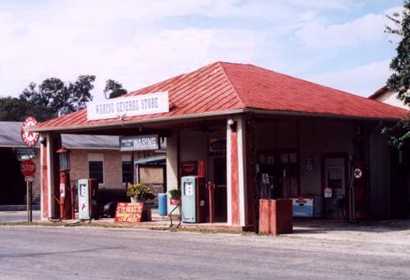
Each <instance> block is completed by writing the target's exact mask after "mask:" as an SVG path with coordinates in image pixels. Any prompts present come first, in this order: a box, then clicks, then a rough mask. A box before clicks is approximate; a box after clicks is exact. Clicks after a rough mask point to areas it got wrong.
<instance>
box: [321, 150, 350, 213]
mask: <svg viewBox="0 0 410 280" xmlns="http://www.w3.org/2000/svg"><path fill="white" fill-rule="evenodd" d="M322 162H323V163H322V182H323V190H322V192H323V193H322V197H323V200H324V202H323V216H324V217H325V218H329V219H346V218H347V209H348V205H347V204H348V199H347V155H338V154H335V155H325V156H324V157H323V161H322Z"/></svg>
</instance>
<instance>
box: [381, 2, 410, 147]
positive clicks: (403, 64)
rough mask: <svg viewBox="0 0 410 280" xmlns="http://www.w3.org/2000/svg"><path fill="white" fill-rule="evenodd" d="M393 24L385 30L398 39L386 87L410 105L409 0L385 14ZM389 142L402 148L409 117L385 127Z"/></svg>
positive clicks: (407, 135)
mask: <svg viewBox="0 0 410 280" xmlns="http://www.w3.org/2000/svg"><path fill="white" fill-rule="evenodd" d="M387 17H388V18H389V19H390V20H391V23H392V24H393V26H387V27H386V32H387V33H390V34H393V35H397V36H399V38H400V41H399V43H398V45H397V48H396V51H397V54H396V56H395V57H394V58H393V60H392V61H391V63H390V68H391V70H392V75H391V76H390V78H389V79H388V80H387V87H388V88H389V90H391V91H393V92H397V97H398V98H399V99H400V100H402V101H403V103H404V104H406V105H409V106H410V0H406V1H405V2H404V7H403V12H402V13H395V14H393V15H388V16H387ZM383 133H385V134H387V135H388V136H389V138H390V142H391V143H392V144H393V145H394V146H395V147H397V148H399V149H403V148H404V146H408V145H409V142H410V119H405V120H401V121H399V122H398V123H396V124H395V125H394V126H393V127H389V128H385V129H384V130H383Z"/></svg>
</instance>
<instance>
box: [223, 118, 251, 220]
mask: <svg viewBox="0 0 410 280" xmlns="http://www.w3.org/2000/svg"><path fill="white" fill-rule="evenodd" d="M226 133H227V135H226V145H227V148H226V153H227V155H226V160H227V162H226V169H227V176H226V179H227V206H228V211H227V213H228V224H229V225H233V226H242V227H244V226H246V218H245V217H246V211H247V209H246V191H245V190H246V179H245V178H246V164H245V162H246V152H245V150H246V149H245V145H246V143H245V140H246V139H245V122H244V119H243V118H242V117H235V118H231V119H228V121H227V128H226Z"/></svg>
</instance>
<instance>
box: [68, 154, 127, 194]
mask: <svg viewBox="0 0 410 280" xmlns="http://www.w3.org/2000/svg"><path fill="white" fill-rule="evenodd" d="M124 154H126V153H122V152H120V151H111V150H71V154H70V160H71V172H70V179H71V181H72V182H76V181H77V180H78V179H81V178H88V177H89V168H88V161H89V160H96V159H98V160H102V161H103V174H104V184H103V186H102V187H103V188H109V189H119V188H122V157H123V156H124Z"/></svg>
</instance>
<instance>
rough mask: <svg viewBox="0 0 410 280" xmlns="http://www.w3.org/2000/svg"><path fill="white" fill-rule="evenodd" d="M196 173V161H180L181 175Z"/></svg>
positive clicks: (194, 174) (193, 174)
mask: <svg viewBox="0 0 410 280" xmlns="http://www.w3.org/2000/svg"><path fill="white" fill-rule="evenodd" d="M196 175H198V162H197V161H184V162H181V176H196Z"/></svg>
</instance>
